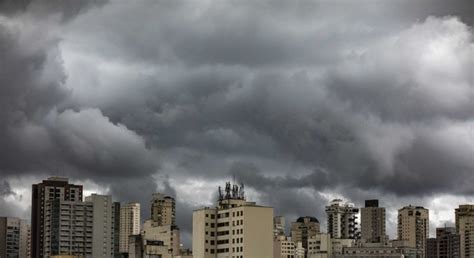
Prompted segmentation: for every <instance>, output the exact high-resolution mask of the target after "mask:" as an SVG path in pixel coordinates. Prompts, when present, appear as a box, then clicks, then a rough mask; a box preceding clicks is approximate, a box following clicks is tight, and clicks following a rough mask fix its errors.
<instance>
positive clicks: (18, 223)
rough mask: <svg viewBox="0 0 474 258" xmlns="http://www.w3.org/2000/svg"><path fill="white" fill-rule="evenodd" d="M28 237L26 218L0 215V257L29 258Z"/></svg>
mask: <svg viewBox="0 0 474 258" xmlns="http://www.w3.org/2000/svg"><path fill="white" fill-rule="evenodd" d="M28 237H29V225H28V223H27V222H26V220H22V219H19V218H12V217H0V257H18V258H27V257H28V258H29V257H30V254H29V239H28Z"/></svg>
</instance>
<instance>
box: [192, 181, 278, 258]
mask: <svg viewBox="0 0 474 258" xmlns="http://www.w3.org/2000/svg"><path fill="white" fill-rule="evenodd" d="M193 257H195V258H211V257H231V258H243V257H245V258H272V257H273V208H271V207H264V206H258V205H256V204H255V202H247V201H246V200H245V197H244V191H243V186H240V187H239V186H238V185H231V184H230V183H227V184H226V187H225V193H224V192H222V190H221V188H219V199H218V203H217V207H215V208H202V209H199V210H195V211H194V212H193Z"/></svg>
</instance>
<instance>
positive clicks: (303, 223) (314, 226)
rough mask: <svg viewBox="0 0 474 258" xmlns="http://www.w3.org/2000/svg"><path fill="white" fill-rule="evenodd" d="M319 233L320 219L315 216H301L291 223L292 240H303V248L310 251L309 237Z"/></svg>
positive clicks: (296, 241)
mask: <svg viewBox="0 0 474 258" xmlns="http://www.w3.org/2000/svg"><path fill="white" fill-rule="evenodd" d="M318 233H319V221H318V219H316V218H315V217H309V216H306V217H299V218H298V219H297V220H296V221H295V222H292V223H291V240H293V241H294V242H295V243H298V242H301V244H302V246H303V248H304V249H305V250H306V251H305V252H306V253H307V251H308V239H309V238H311V237H312V236H315V235H316V234H318Z"/></svg>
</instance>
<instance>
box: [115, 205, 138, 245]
mask: <svg viewBox="0 0 474 258" xmlns="http://www.w3.org/2000/svg"><path fill="white" fill-rule="evenodd" d="M139 234H140V204H139V203H136V202H131V203H126V204H122V205H121V206H120V241H119V251H120V253H128V247H129V237H130V236H131V235H139Z"/></svg>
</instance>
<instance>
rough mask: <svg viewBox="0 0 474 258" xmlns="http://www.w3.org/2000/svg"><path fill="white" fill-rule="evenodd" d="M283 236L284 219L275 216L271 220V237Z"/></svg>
mask: <svg viewBox="0 0 474 258" xmlns="http://www.w3.org/2000/svg"><path fill="white" fill-rule="evenodd" d="M281 235H285V217H283V216H275V217H274V218H273V236H281Z"/></svg>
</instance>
